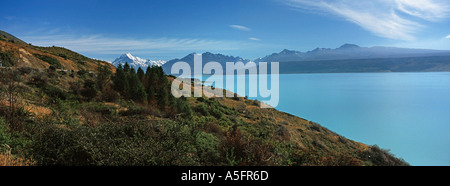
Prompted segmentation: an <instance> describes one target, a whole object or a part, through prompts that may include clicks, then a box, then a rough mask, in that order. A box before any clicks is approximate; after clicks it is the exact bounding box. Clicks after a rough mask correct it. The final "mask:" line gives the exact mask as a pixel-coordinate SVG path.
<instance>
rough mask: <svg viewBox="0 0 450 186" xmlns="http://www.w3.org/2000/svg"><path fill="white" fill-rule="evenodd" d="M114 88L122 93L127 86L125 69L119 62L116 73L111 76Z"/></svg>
mask: <svg viewBox="0 0 450 186" xmlns="http://www.w3.org/2000/svg"><path fill="white" fill-rule="evenodd" d="M113 83H114V90H116V91H117V92H119V93H120V94H122V95H124V93H125V90H126V87H128V85H127V84H128V80H127V78H126V74H125V70H124V68H123V67H122V65H121V64H119V66H118V67H117V70H116V74H115V75H114V78H113Z"/></svg>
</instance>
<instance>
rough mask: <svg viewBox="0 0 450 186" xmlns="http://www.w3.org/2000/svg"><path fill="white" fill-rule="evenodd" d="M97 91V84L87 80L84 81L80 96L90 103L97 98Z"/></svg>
mask: <svg viewBox="0 0 450 186" xmlns="http://www.w3.org/2000/svg"><path fill="white" fill-rule="evenodd" d="M97 90H98V88H97V84H96V83H95V82H94V81H92V80H90V79H87V80H85V81H84V85H83V89H81V95H82V96H84V97H85V98H86V99H87V100H88V101H90V100H92V99H93V98H95V97H96V96H97Z"/></svg>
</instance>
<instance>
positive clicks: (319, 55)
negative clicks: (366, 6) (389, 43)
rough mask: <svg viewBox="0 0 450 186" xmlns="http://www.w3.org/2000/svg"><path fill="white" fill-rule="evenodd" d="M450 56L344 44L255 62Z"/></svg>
mask: <svg viewBox="0 0 450 186" xmlns="http://www.w3.org/2000/svg"><path fill="white" fill-rule="evenodd" d="M443 55H444V56H445V55H450V51H448V50H429V49H410V48H397V47H383V46H375V47H360V46H358V45H355V44H344V45H342V46H341V47H339V48H336V49H330V48H316V49H314V50H312V51H308V52H299V51H295V50H288V49H284V50H283V51H281V52H279V53H273V54H271V55H267V56H265V57H263V58H258V59H256V60H255V62H261V61H264V62H288V61H290V62H291V61H321V60H345V59H376V58H377V59H380V58H403V57H425V56H443Z"/></svg>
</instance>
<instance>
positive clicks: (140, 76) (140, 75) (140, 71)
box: [137, 67, 145, 83]
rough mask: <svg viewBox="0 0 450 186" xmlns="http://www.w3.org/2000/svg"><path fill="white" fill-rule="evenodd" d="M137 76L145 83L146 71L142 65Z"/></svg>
mask: <svg viewBox="0 0 450 186" xmlns="http://www.w3.org/2000/svg"><path fill="white" fill-rule="evenodd" d="M137 77H138V79H139V81H141V83H144V81H145V73H144V70H142V68H141V67H139V68H138V70H137Z"/></svg>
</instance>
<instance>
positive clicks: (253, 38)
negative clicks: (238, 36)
mask: <svg viewBox="0 0 450 186" xmlns="http://www.w3.org/2000/svg"><path fill="white" fill-rule="evenodd" d="M248 39H249V40H252V41H259V40H261V39H259V38H256V37H250V38H248Z"/></svg>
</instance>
